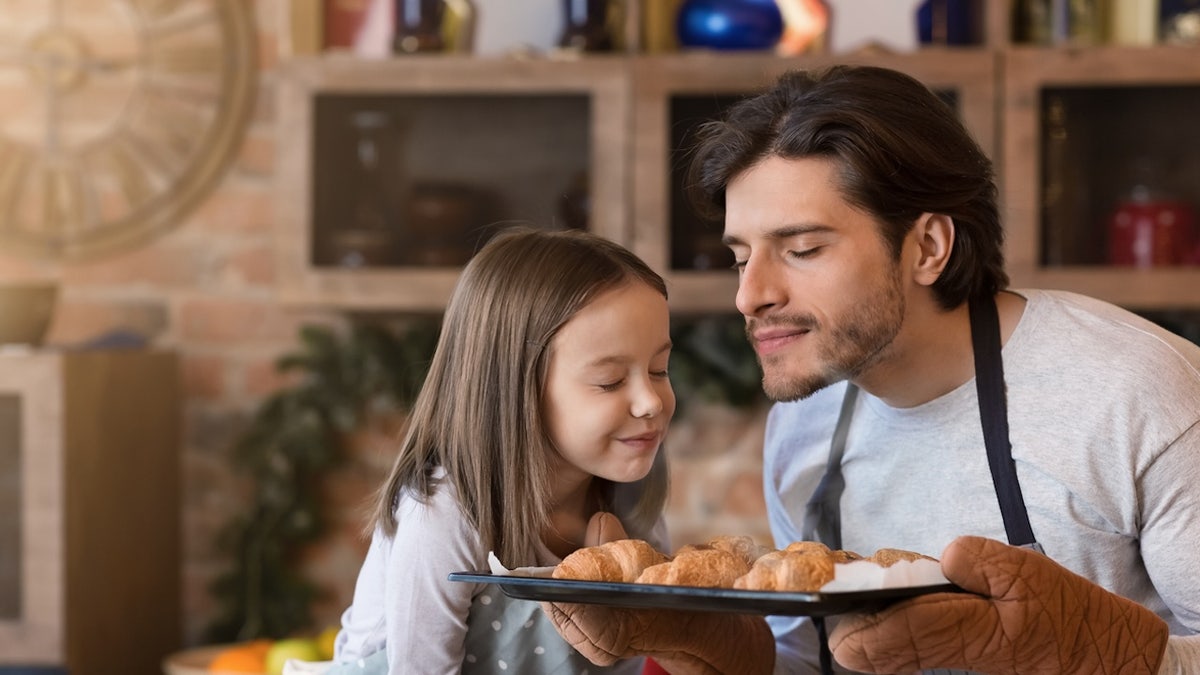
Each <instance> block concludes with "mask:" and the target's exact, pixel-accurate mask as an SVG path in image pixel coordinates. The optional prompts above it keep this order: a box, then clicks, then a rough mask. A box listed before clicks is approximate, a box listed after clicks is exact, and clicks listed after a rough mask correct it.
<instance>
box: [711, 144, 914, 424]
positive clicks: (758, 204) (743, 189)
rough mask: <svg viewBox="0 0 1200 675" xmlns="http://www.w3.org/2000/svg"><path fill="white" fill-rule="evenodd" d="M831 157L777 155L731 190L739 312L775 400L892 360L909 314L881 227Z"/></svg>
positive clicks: (729, 216) (730, 234)
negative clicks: (838, 179) (858, 203)
mask: <svg viewBox="0 0 1200 675" xmlns="http://www.w3.org/2000/svg"><path fill="white" fill-rule="evenodd" d="M836 170H837V165H836V164H835V163H834V161H832V160H828V159H823V158H805V159H783V158H780V157H769V158H767V159H764V160H762V161H761V162H759V163H758V164H756V165H754V166H752V167H751V168H750V169H748V170H746V171H745V172H743V173H742V174H741V175H739V176H737V177H736V178H735V179H734V180H733V181H732V182H731V183H730V184H729V187H728V189H727V190H726V212H725V242H726V244H728V245H729V247H730V248H731V249H732V250H733V255H734V257H735V259H736V260H737V265H738V274H739V282H738V293H737V307H738V310H740V311H741V313H742V314H743V315H744V316H745V317H746V334H747V337H748V338H749V339H750V342H751V344H752V345H754V349H755V352H756V353H757V354H758V358H759V362H760V363H761V364H762V369H763V390H764V391H766V393H767V395H768V396H770V397H771V398H772V399H774V400H779V401H791V400H796V399H800V398H804V397H806V396H809V395H811V394H812V393H813V392H815V391H817V390H819V389H822V388H824V387H826V386H828V385H830V384H833V383H834V382H838V381H840V380H843V379H849V378H855V377H857V376H859V375H861V374H862V373H864V372H865V371H867V370H868V369H870V368H871V367H873V366H876V365H878V364H879V363H880V362H882V361H884V360H885V359H886V358H887V355H888V353H889V349H890V346H891V344H892V341H893V340H894V339H895V337H896V335H897V334H898V333H899V332H900V328H901V326H902V325H903V322H904V316H905V296H904V290H903V289H904V287H903V283H904V281H903V279H902V276H901V270H900V266H899V264H898V263H897V262H896V261H895V260H894V259H893V257H892V255H891V252H890V250H889V248H888V246H887V245H886V243H885V242H884V240H883V238H882V235H881V234H880V230H879V228H880V224H879V223H877V222H876V220H875V219H874V218H873V217H871V216H870V215H869V214H867V213H865V212H863V211H861V210H858V209H856V208H854V207H852V206H851V205H850V204H848V203H847V202H846V201H845V200H844V199H843V198H842V196H841V193H840V191H839V190H838V189H837V186H836V183H835V176H836Z"/></svg>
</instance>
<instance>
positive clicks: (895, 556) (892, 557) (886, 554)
mask: <svg viewBox="0 0 1200 675" xmlns="http://www.w3.org/2000/svg"><path fill="white" fill-rule="evenodd" d="M921 559H924V560H932V561H934V562H937V558H931V557H929V556H927V555H922V554H920V553H916V552H914V551H905V550H904V549H899V548H881V549H879V550H878V551H875V553H874V554H873V555H872V556H871V557H869V558H867V560H870V561H872V562H874V563H875V564H877V565H879V566H880V567H891V566H892V565H895V564H896V563H898V562H900V561H901V560H921Z"/></svg>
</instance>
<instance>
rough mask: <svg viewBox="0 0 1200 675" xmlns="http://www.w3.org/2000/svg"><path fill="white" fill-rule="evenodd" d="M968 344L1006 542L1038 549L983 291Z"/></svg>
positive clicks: (994, 317) (993, 321)
mask: <svg viewBox="0 0 1200 675" xmlns="http://www.w3.org/2000/svg"><path fill="white" fill-rule="evenodd" d="M970 314H971V345H972V347H973V348H974V350H975V389H976V391H977V392H978V394H979V419H980V422H981V423H982V424H983V444H984V446H985V447H986V448H987V458H988V467H989V468H990V469H991V471H992V484H993V485H994V486H995V488H996V499H997V500H998V501H999V502H1000V515H1001V516H1002V517H1003V518H1004V532H1005V534H1007V535H1008V543H1010V544H1012V545H1013V546H1024V547H1027V548H1032V549H1035V550H1037V551H1039V552H1040V551H1041V550H1042V547H1041V546H1040V545H1039V544H1038V543H1037V540H1036V539H1035V538H1034V536H1033V528H1031V527H1030V526H1029V513H1028V512H1027V511H1026V509H1025V498H1024V497H1023V496H1022V494H1021V484H1020V483H1019V482H1017V470H1016V465H1015V464H1014V463H1013V458H1012V443H1011V442H1010V441H1009V438H1008V402H1007V399H1006V396H1005V391H1004V360H1003V359H1002V358H1001V356H1000V316H999V314H998V313H997V311H996V299H995V298H994V297H993V296H991V295H987V296H985V297H982V298H979V299H978V300H973V301H971V306H970Z"/></svg>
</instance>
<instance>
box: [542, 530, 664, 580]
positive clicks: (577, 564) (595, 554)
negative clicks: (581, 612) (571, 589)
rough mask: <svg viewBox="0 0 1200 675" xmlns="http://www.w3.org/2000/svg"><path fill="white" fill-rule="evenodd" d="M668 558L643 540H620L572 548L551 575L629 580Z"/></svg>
mask: <svg viewBox="0 0 1200 675" xmlns="http://www.w3.org/2000/svg"><path fill="white" fill-rule="evenodd" d="M667 559H668V558H667V556H666V555H664V554H662V553H660V552H659V551H657V550H655V549H654V547H653V546H651V545H650V544H649V543H648V542H646V541H644V540H642V539H619V540H617V541H610V542H608V543H606V544H601V545H599V546H589V547H587V548H581V549H579V550H577V551H575V552H574V553H572V554H570V555H568V556H567V557H566V558H563V561H562V562H560V563H559V564H558V566H557V567H555V568H554V572H553V574H552V576H553V577H554V578H555V579H579V580H583V581H615V582H624V583H632V582H633V581H635V580H636V579H637V578H638V577H639V576H641V574H642V571H643V570H645V569H646V568H647V567H650V566H652V565H657V564H659V563H662V562H666V561H667Z"/></svg>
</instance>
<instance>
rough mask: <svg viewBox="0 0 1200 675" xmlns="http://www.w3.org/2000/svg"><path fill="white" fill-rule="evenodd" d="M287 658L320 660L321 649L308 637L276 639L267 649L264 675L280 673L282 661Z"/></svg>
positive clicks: (281, 671) (278, 674) (279, 674)
mask: <svg viewBox="0 0 1200 675" xmlns="http://www.w3.org/2000/svg"><path fill="white" fill-rule="evenodd" d="M288 659H298V660H300V661H320V660H321V650H319V649H317V643H316V642H315V641H314V640H312V639H310V638H284V639H282V640H276V641H275V644H273V645H271V648H270V649H268V650H267V658H266V671H267V672H266V675H281V674H282V673H283V663H284V661H287V660H288Z"/></svg>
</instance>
